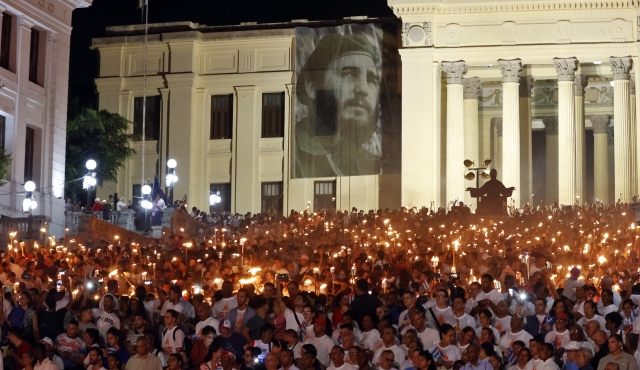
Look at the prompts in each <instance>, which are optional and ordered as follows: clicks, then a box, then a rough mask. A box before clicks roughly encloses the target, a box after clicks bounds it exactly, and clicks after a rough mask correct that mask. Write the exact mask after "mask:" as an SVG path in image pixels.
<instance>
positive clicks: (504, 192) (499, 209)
mask: <svg viewBox="0 0 640 370" xmlns="http://www.w3.org/2000/svg"><path fill="white" fill-rule="evenodd" d="M489 176H490V177H491V180H489V181H487V182H486V183H484V185H482V186H481V187H480V188H479V189H477V188H467V190H469V191H471V196H472V197H474V198H481V199H480V200H479V201H478V213H480V214H505V213H506V212H507V207H506V202H507V198H508V197H510V196H511V194H512V193H513V191H514V190H516V188H515V187H513V186H512V187H510V188H507V187H505V186H504V184H503V183H502V182H501V181H500V180H498V179H497V177H498V171H496V170H495V169H492V170H491V172H489Z"/></svg>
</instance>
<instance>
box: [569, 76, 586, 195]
mask: <svg viewBox="0 0 640 370" xmlns="http://www.w3.org/2000/svg"><path fill="white" fill-rule="evenodd" d="M573 82H574V85H573V96H574V101H575V120H576V196H577V197H578V198H577V200H578V203H579V204H584V203H585V202H586V200H585V199H584V197H585V189H586V186H587V167H586V159H587V150H586V144H585V138H584V130H585V129H584V89H585V88H586V87H587V83H588V82H587V76H585V75H576V76H575V78H574V80H573Z"/></svg>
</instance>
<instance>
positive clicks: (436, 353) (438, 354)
mask: <svg viewBox="0 0 640 370" xmlns="http://www.w3.org/2000/svg"><path fill="white" fill-rule="evenodd" d="M431 356H433V361H438V360H440V359H443V358H444V354H443V353H442V351H441V350H440V348H438V346H436V348H434V349H433V351H431Z"/></svg>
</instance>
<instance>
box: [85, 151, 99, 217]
mask: <svg viewBox="0 0 640 370" xmlns="http://www.w3.org/2000/svg"><path fill="white" fill-rule="evenodd" d="M85 166H86V167H87V170H89V172H88V173H87V174H86V175H84V179H83V180H82V188H83V189H85V190H87V209H86V210H85V211H86V212H87V213H91V208H90V207H89V204H90V203H91V191H92V190H93V189H94V188H95V186H96V184H97V183H98V181H97V180H96V173H95V172H93V170H95V169H96V166H97V164H96V161H94V160H93V159H89V160H88V161H87V163H86V164H85Z"/></svg>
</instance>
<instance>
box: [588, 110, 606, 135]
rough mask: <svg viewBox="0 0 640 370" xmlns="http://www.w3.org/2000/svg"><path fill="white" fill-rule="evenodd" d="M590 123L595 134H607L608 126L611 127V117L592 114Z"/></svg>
mask: <svg viewBox="0 0 640 370" xmlns="http://www.w3.org/2000/svg"><path fill="white" fill-rule="evenodd" d="M589 121H591V124H592V125H593V133H594V134H606V133H607V126H609V116H608V115H606V114H592V115H591V116H589Z"/></svg>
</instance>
